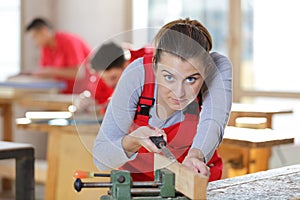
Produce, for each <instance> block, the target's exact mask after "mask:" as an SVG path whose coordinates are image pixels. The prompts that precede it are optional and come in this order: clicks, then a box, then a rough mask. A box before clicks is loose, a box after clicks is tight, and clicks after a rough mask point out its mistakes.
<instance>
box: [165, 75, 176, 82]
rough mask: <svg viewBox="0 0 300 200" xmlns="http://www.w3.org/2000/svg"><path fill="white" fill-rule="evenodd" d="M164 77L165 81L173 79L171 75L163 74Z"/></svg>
mask: <svg viewBox="0 0 300 200" xmlns="http://www.w3.org/2000/svg"><path fill="white" fill-rule="evenodd" d="M165 79H166V81H173V80H174V77H173V76H171V75H165Z"/></svg>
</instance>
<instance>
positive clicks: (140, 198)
mask: <svg viewBox="0 0 300 200" xmlns="http://www.w3.org/2000/svg"><path fill="white" fill-rule="evenodd" d="M99 176H102V177H105V176H110V182H85V183H84V182H82V181H81V179H80V178H77V179H76V180H75V182H74V188H75V190H76V191H77V192H79V191H81V189H82V188H95V187H99V188H100V187H107V188H109V191H108V194H107V195H104V196H101V197H100V200H131V199H134V200H166V199H168V200H189V198H187V197H185V196H184V195H183V194H181V193H179V192H177V191H176V190H175V174H174V173H173V172H171V171H170V170H168V169H159V170H156V171H155V177H154V181H153V182H151V181H147V182H143V181H142V182H133V181H132V178H131V176H130V172H129V171H126V170H112V171H111V173H110V175H106V174H101V175H99Z"/></svg>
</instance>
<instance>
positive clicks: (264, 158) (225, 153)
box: [218, 126, 294, 178]
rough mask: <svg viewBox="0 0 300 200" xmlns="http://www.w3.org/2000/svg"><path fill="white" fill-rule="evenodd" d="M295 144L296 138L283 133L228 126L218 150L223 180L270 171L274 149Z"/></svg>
mask: <svg viewBox="0 0 300 200" xmlns="http://www.w3.org/2000/svg"><path fill="white" fill-rule="evenodd" d="M293 143H294V137H293V136H291V135H290V134H288V133H285V132H282V131H276V130H272V129H249V128H237V127H230V126H228V127H226V129H225V133H224V138H223V141H222V143H221V145H220V146H219V148H218V149H219V154H220V156H221V157H222V159H223V163H224V173H223V178H230V177H234V176H240V175H244V174H249V173H254V172H258V171H264V170H268V169H269V159H270V157H271V150H272V147H273V146H276V145H286V144H293Z"/></svg>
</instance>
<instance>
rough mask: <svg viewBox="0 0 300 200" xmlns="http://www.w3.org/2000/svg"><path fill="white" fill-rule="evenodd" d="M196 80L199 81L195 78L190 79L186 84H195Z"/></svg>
mask: <svg viewBox="0 0 300 200" xmlns="http://www.w3.org/2000/svg"><path fill="white" fill-rule="evenodd" d="M196 80H197V79H196V78H194V77H188V78H187V79H186V82H187V83H194V82H195V81H196Z"/></svg>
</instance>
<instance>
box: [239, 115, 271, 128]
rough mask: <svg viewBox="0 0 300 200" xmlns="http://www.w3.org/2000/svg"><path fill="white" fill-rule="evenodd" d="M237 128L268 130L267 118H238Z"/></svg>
mask: <svg viewBox="0 0 300 200" xmlns="http://www.w3.org/2000/svg"><path fill="white" fill-rule="evenodd" d="M235 126H236V127H239V128H254V129H264V128H267V119H266V118H265V117H238V118H236V119H235Z"/></svg>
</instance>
